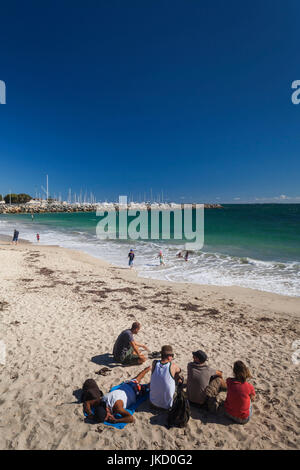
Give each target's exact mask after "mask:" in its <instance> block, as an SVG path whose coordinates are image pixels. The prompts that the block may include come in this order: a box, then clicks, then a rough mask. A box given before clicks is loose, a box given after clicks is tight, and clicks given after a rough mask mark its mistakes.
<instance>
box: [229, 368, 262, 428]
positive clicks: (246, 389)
mask: <svg viewBox="0 0 300 470" xmlns="http://www.w3.org/2000/svg"><path fill="white" fill-rule="evenodd" d="M233 373H234V378H228V379H227V380H226V383H227V397H226V400H225V404H224V406H225V415H226V416H227V417H228V418H230V419H232V420H233V421H235V422H236V423H239V424H246V423H247V422H248V421H249V419H250V418H251V415H252V405H251V401H254V397H255V390H254V387H253V385H251V384H250V383H248V382H246V380H247V379H248V378H250V377H251V374H250V371H249V369H248V367H246V366H245V364H244V363H243V362H242V361H236V362H235V363H234V365H233Z"/></svg>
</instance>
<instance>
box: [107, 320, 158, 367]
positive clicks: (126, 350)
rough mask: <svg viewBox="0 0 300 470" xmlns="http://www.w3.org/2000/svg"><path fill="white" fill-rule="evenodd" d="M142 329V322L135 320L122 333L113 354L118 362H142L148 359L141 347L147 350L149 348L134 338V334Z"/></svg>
mask: <svg viewBox="0 0 300 470" xmlns="http://www.w3.org/2000/svg"><path fill="white" fill-rule="evenodd" d="M140 329H141V324H140V323H139V322H134V323H133V324H132V326H131V328H130V329H128V330H124V331H122V333H120V335H119V336H118V338H117V340H116V342H115V344H114V348H113V356H114V359H115V361H116V362H121V364H142V363H143V362H145V361H146V357H145V356H144V355H143V354H141V352H140V350H139V348H141V349H145V350H146V351H149V349H148V348H147V346H145V345H144V344H141V343H138V342H137V341H135V340H134V339H133V335H136V334H138V332H139V331H140Z"/></svg>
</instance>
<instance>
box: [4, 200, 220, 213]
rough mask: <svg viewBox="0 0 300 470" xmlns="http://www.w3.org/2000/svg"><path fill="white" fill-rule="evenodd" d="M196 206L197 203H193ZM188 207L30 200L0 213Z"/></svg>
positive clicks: (5, 206) (206, 205)
mask: <svg viewBox="0 0 300 470" xmlns="http://www.w3.org/2000/svg"><path fill="white" fill-rule="evenodd" d="M191 205H192V207H195V204H191ZM184 207H187V205H183V204H176V203H161V204H158V203H152V204H148V203H147V204H146V203H133V202H131V203H129V204H126V205H122V204H119V203H109V202H99V203H96V204H90V203H68V202H58V201H54V202H47V201H30V202H27V203H26V204H4V203H1V204H0V214H40V213H46V212H96V211H97V210H99V211H113V210H116V211H119V210H125V209H132V210H138V211H140V210H150V209H156V210H174V209H180V208H182V209H183V208H184ZM204 207H205V209H221V208H222V206H221V205H220V204H204Z"/></svg>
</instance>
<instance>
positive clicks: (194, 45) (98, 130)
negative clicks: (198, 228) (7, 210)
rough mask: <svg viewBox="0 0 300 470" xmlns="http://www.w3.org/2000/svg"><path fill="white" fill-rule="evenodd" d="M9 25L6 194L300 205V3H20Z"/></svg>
mask: <svg viewBox="0 0 300 470" xmlns="http://www.w3.org/2000/svg"><path fill="white" fill-rule="evenodd" d="M0 22H1V23H0V80H3V81H5V83H6V87H7V97H6V99H7V104H6V105H0V157H1V166H0V193H7V192H8V191H9V190H10V189H11V190H12V191H13V192H18V193H19V192H29V193H31V194H32V195H34V193H35V190H37V191H38V192H39V191H40V186H41V184H43V185H45V175H46V174H49V183H50V192H51V194H52V195H54V193H56V194H58V193H59V191H61V192H62V193H63V194H65V195H66V194H67V191H68V188H69V187H71V188H72V190H73V191H77V192H79V191H80V189H81V188H82V190H83V192H84V191H85V190H86V189H87V190H88V191H93V192H94V193H95V194H96V195H97V197H98V198H99V199H104V198H107V199H115V198H116V197H117V196H118V195H119V194H127V195H129V194H133V196H134V198H135V199H137V198H138V197H139V195H140V194H141V195H142V198H143V195H144V193H145V192H146V195H147V198H149V194H150V188H152V192H153V195H156V194H158V193H160V192H161V190H162V189H163V191H164V195H165V197H166V198H168V199H172V200H180V199H181V200H183V199H182V198H185V200H186V201H191V200H193V201H198V202H206V201H207V202H209V201H211V202H214V201H221V202H226V201H227V202H230V201H235V202H237V201H239V200H240V201H242V200H254V199H255V198H258V199H260V198H261V199H265V198H269V199H270V200H273V198H275V197H279V196H280V195H285V196H287V197H289V198H292V199H288V200H291V201H295V200H296V199H295V198H296V197H299V202H300V187H299V186H300V185H299V180H300V178H299V176H300V105H298V106H296V105H293V104H292V102H291V94H292V89H291V83H292V81H294V80H297V79H300V60H299V44H300V32H299V31H300V2H299V0H285V1H283V0H280V1H278V0H251V1H250V0H246V1H242V2H241V1H240V0H239V1H238V0H228V1H224V0H216V1H213V2H208V1H204V0H181V1H178V0H172V1H171V0H143V1H141V0H134V1H133V0H128V1H126V2H125V1H124V0H119V1H117V0H105V1H102V0H95V1H91V0H86V1H84V2H80V1H75V2H74V1H67V0H61V1H56V0H55V1H51V2H41V1H32V0H28V1H26V2H20V1H16V0H10V1H9V2H2V4H1V20H0ZM218 198H219V199H218ZM238 198H240V199H238ZM293 198H294V199H293ZM282 199H284V198H282Z"/></svg>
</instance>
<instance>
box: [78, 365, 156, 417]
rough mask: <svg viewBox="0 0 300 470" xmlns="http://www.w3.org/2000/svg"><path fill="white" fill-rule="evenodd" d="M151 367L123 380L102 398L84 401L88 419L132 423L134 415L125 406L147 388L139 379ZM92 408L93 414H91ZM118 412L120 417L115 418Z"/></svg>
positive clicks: (147, 385)
mask: <svg viewBox="0 0 300 470" xmlns="http://www.w3.org/2000/svg"><path fill="white" fill-rule="evenodd" d="M150 369H151V367H150V366H149V367H146V369H144V370H142V372H140V373H139V374H138V375H137V377H135V378H134V379H132V380H127V381H126V382H124V383H123V384H122V385H121V386H120V387H119V388H118V389H117V390H113V391H112V392H109V393H106V395H104V396H103V397H102V398H97V399H95V400H88V401H86V402H84V404H83V409H84V411H85V413H86V414H87V417H88V418H90V419H96V420H97V421H98V422H100V423H103V422H104V421H108V422H109V423H133V422H134V417H133V416H132V415H131V414H130V413H129V411H126V409H125V408H127V407H129V406H131V405H132V404H133V403H135V402H136V401H137V399H138V398H139V397H141V396H143V395H144V394H145V393H147V391H148V390H149V384H144V385H140V382H141V380H142V379H143V378H144V376H145V375H146V374H147V372H149V371H150ZM92 408H94V413H95V415H93V414H92V410H91V409H92ZM115 414H120V415H121V418H115V417H114V415H115Z"/></svg>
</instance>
